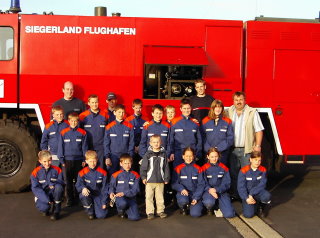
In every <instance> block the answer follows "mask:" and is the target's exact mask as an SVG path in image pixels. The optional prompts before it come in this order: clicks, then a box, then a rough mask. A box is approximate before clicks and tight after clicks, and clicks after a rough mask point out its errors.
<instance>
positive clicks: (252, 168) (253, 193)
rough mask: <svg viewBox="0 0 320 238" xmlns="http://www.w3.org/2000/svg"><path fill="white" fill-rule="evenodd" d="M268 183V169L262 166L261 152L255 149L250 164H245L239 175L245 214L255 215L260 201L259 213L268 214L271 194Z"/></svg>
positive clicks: (246, 215)
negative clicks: (267, 188) (267, 186)
mask: <svg viewBox="0 0 320 238" xmlns="http://www.w3.org/2000/svg"><path fill="white" fill-rule="evenodd" d="M266 184H267V170H266V168H265V167H263V166H261V152H258V151H254V152H252V153H251V156H250V164H249V165H247V166H244V167H243V168H242V169H241V170H240V172H239V175H238V192H239V196H240V198H241V199H242V209H243V216H245V217H247V218H251V217H253V216H254V214H255V211H256V210H257V208H258V205H259V202H261V207H260V208H259V213H260V214H259V215H262V216H266V215H267V214H266V213H267V208H268V205H269V204H270V203H271V194H270V193H269V192H268V191H267V190H266Z"/></svg>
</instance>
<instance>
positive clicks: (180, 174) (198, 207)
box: [172, 147, 205, 217]
mask: <svg viewBox="0 0 320 238" xmlns="http://www.w3.org/2000/svg"><path fill="white" fill-rule="evenodd" d="M194 156H195V152H194V150H193V149H192V148H191V147H187V148H185V149H184V150H183V153H182V158H183V160H184V163H182V164H180V165H178V166H177V167H176V168H175V169H174V173H173V179H172V188H173V189H174V190H176V191H177V202H178V206H179V207H180V209H181V213H182V214H183V215H187V212H188V209H190V215H191V216H193V217H200V216H201V212H202V208H203V205H202V201H201V198H202V194H203V192H204V189H205V181H204V178H203V173H202V170H201V168H200V166H198V165H197V164H195V162H194Z"/></svg>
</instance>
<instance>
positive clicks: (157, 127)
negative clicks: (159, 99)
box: [139, 104, 170, 157]
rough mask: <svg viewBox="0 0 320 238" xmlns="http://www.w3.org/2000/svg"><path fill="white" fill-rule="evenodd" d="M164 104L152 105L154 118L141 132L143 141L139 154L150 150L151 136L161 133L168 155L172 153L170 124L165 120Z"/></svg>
mask: <svg viewBox="0 0 320 238" xmlns="http://www.w3.org/2000/svg"><path fill="white" fill-rule="evenodd" d="M163 111H164V109H163V106H161V105H160V104H155V105H154V106H153V107H152V113H151V114H152V117H153V119H152V120H151V121H149V122H148V123H147V124H146V125H145V126H144V127H143V131H142V134H141V142H140V145H139V154H140V156H141V157H143V156H144V155H145V153H146V152H147V151H148V146H149V142H150V137H151V136H153V135H160V137H161V146H162V147H163V148H164V149H165V150H166V153H167V156H169V155H170V144H169V133H170V124H169V123H168V122H166V121H164V120H162V117H163Z"/></svg>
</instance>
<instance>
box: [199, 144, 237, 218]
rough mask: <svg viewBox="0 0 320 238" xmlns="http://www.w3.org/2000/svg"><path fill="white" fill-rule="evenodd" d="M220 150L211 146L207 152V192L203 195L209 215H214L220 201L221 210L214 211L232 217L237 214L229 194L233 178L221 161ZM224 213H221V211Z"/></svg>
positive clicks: (203, 168)
mask: <svg viewBox="0 0 320 238" xmlns="http://www.w3.org/2000/svg"><path fill="white" fill-rule="evenodd" d="M220 156H221V154H220V152H219V151H218V149H217V148H210V149H209V150H208V153H207V159H208V163H206V164H204V165H203V166H202V171H203V176H204V179H205V181H206V187H205V192H204V194H203V197H202V201H203V204H204V206H205V207H206V208H207V211H208V215H212V212H213V207H214V205H215V204H216V202H217V201H218V202H219V210H220V211H219V210H217V211H214V212H215V214H216V216H217V217H221V215H223V216H224V217H227V218H230V217H234V216H235V212H234V209H233V207H232V205H231V200H230V197H229V194H228V190H229V188H230V184H231V179H230V174H229V169H228V167H227V166H225V165H224V164H223V163H221V162H220ZM221 212H222V214H221V215H220V213H221Z"/></svg>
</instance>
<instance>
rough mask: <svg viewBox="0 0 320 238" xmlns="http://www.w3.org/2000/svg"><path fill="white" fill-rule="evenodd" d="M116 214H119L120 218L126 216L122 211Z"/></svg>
mask: <svg viewBox="0 0 320 238" xmlns="http://www.w3.org/2000/svg"><path fill="white" fill-rule="evenodd" d="M118 216H119V217H120V218H121V219H124V218H126V214H125V213H124V212H119V213H118Z"/></svg>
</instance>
